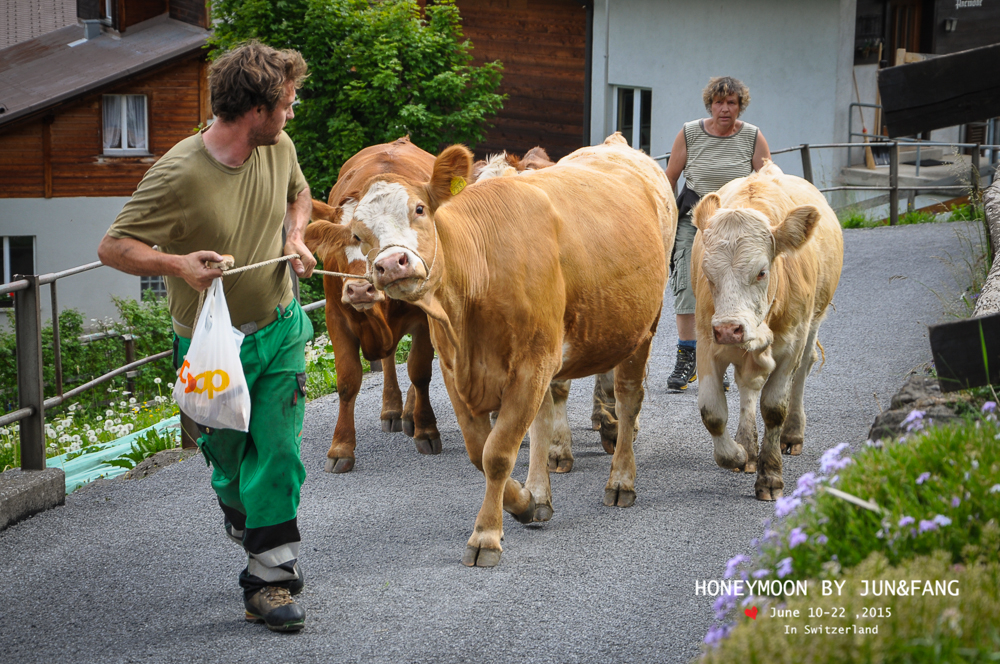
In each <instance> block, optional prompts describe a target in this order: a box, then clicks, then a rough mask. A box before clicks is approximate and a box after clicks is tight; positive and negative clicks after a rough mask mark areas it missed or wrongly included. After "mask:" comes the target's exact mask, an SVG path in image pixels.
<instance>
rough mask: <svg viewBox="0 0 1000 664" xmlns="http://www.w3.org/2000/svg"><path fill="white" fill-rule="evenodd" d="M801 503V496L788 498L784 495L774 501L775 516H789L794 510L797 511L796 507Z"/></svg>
mask: <svg viewBox="0 0 1000 664" xmlns="http://www.w3.org/2000/svg"><path fill="white" fill-rule="evenodd" d="M801 504H802V500H801V499H799V498H796V497H794V496H791V497H788V498H786V497H784V496H782V497H781V498H778V500H776V501H775V502H774V514H775V516H781V517H784V516H788V515H789V514H791V513H792V512H793V511H795V508H796V507H798V506H799V505H801Z"/></svg>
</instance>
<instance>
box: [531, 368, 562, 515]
mask: <svg viewBox="0 0 1000 664" xmlns="http://www.w3.org/2000/svg"><path fill="white" fill-rule="evenodd" d="M569 382H570V381H568V380H566V381H562V380H554V381H552V384H551V385H549V388H548V389H547V390H545V394H544V396H543V397H542V403H541V405H540V406H539V407H538V412H537V413H536V414H535V418H534V419H533V420H532V421H531V426H530V427H529V428H528V441H529V461H528V478H527V479H526V480H525V481H524V488H526V489H527V490H528V491H530V492H531V497H532V498H533V499H534V501H535V516H534V520H535V521H548V520H549V519H551V518H552V512H553V510H552V485H551V483H550V482H549V468H550V466H551V464H552V462H553V452H552V449H551V447H550V441H552V439H553V437H554V435H555V433H556V431H557V427H558V424H559V418H560V413H559V408H558V406H556V404H555V393H556V392H557V391H562V390H563V389H565V391H566V392H568V391H569ZM562 399H563V405H564V409H563V414H562V416H563V417H565V403H566V397H565V394H564V395H563V397H562ZM566 447H567V450H568V449H569V445H567V446H566ZM564 461H565V459H564ZM569 464H570V466H572V465H573V457H572V454H571V455H570V458H569ZM557 467H558V466H557ZM567 470H569V469H568V468H567ZM563 472H566V471H563Z"/></svg>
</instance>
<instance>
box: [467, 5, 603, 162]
mask: <svg viewBox="0 0 1000 664" xmlns="http://www.w3.org/2000/svg"><path fill="white" fill-rule="evenodd" d="M457 4H458V8H459V11H460V12H461V15H462V26H463V30H464V32H465V36H466V37H467V38H469V39H471V40H472V43H473V46H474V50H473V56H474V58H475V64H477V65H478V64H482V63H483V62H492V61H493V60H500V61H501V62H503V64H504V73H503V83H502V84H501V86H500V92H502V93H505V94H507V95H510V97H509V99H508V100H507V101H506V102H505V103H504V109H503V110H502V111H501V112H500V114H499V116H498V118H497V120H496V121H495V122H494V125H495V126H494V128H493V129H491V130H490V132H489V133H488V134H487V136H486V139H485V140H484V141H483V142H482V143H480V144H479V145H478V146H477V148H476V157H477V158H482V157H484V156H485V155H486V154H488V153H495V152H500V151H501V150H507V151H508V152H511V153H514V154H518V155H521V154H524V153H525V152H527V151H528V150H530V149H531V148H533V147H535V146H536V145H540V146H542V147H543V148H545V149H546V151H548V153H549V156H550V157H552V158H553V159H559V158H561V157H563V156H565V155H567V154H569V153H570V152H572V151H573V150H576V149H577V148H579V147H581V146H582V145H583V118H584V102H585V89H584V84H585V68H586V67H585V65H586V49H587V10H586V7H585V6H584V4H583V2H581V1H580V0H458V2H457Z"/></svg>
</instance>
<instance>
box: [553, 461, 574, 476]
mask: <svg viewBox="0 0 1000 664" xmlns="http://www.w3.org/2000/svg"><path fill="white" fill-rule="evenodd" d="M571 470H573V458H572V457H570V458H569V459H557V458H555V457H550V458H549V471H550V472H553V473H568V472H569V471H571Z"/></svg>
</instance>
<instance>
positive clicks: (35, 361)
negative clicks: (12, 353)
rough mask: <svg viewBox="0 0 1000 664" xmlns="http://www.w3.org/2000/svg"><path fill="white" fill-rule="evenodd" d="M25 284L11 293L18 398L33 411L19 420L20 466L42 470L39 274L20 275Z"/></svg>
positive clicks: (43, 454) (43, 451)
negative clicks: (23, 287)
mask: <svg viewBox="0 0 1000 664" xmlns="http://www.w3.org/2000/svg"><path fill="white" fill-rule="evenodd" d="M19 278H21V279H26V280H27V281H28V287H27V288H25V289H24V290H19V291H17V293H16V294H15V296H14V321H15V322H14V329H15V334H16V344H17V351H16V353H17V399H18V405H19V407H21V408H31V409H32V413H31V415H29V416H28V417H27V418H25V419H23V420H21V427H20V437H21V469H22V470H45V390H44V387H43V379H42V307H41V303H40V301H39V297H38V295H39V286H38V275H22V276H20V277H19Z"/></svg>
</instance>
